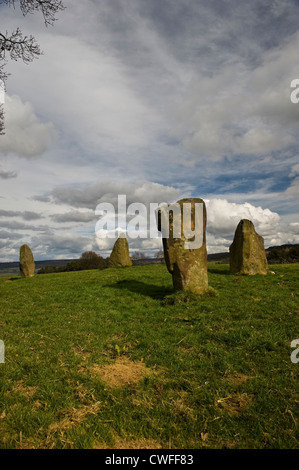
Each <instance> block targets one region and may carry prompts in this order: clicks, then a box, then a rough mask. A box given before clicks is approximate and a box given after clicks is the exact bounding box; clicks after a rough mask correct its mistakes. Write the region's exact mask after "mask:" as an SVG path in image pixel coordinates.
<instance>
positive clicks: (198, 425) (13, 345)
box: [0, 264, 299, 449]
mask: <svg viewBox="0 0 299 470" xmlns="http://www.w3.org/2000/svg"><path fill="white" fill-rule="evenodd" d="M274 271H275V274H272V275H269V276H248V277H243V278H242V279H241V281H242V282H241V281H240V278H236V277H235V276H231V275H229V270H228V266H224V265H216V264H214V265H209V284H210V286H211V287H213V288H214V289H215V290H216V291H217V292H218V296H214V297H204V298H202V299H191V300H189V301H186V299H185V301H184V299H183V298H182V297H180V296H177V297H175V296H174V295H173V290H172V281H171V276H170V275H169V273H168V271H167V269H166V267H165V266H163V265H155V266H139V267H131V268H123V269H105V270H102V271H100V270H92V271H80V272H67V273H55V274H48V275H46V276H35V277H33V278H27V279H22V278H19V277H18V278H12V279H0V304H1V309H0V338H1V340H3V341H4V344H5V364H0V374H1V387H0V418H1V419H0V436H1V438H0V448H1V449H5V448H8V449H41V448H43V449H44V448H46V449H62V448H70V449H87V448H96V449H107V448H108V449H119V448H121V449H141V448H148V449H161V448H162V449H201V448H210V449H215V448H221V449H228V448H237V449H245V448H246V449H251V448H255V449H274V448H275V449H278V448H282V449H290V448H298V428H297V416H296V408H298V395H297V392H296V390H297V385H298V378H299V376H298V373H299V367H298V364H296V363H293V362H292V361H291V354H292V352H294V349H292V347H291V341H292V340H294V339H295V338H297V337H298V329H297V325H298V291H299V289H298V277H299V265H295V264H293V265H277V266H275V269H274ZM236 281H238V282H236ZM294 347H295V346H294Z"/></svg>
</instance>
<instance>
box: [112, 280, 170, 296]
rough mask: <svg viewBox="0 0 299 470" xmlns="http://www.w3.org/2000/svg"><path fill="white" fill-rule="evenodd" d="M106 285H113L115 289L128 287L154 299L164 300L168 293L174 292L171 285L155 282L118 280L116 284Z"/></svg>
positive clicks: (127, 288)
mask: <svg viewBox="0 0 299 470" xmlns="http://www.w3.org/2000/svg"><path fill="white" fill-rule="evenodd" d="M105 287H112V288H113V289H126V290H129V291H131V292H134V293H137V294H141V295H145V296H148V297H151V298H152V299H158V300H163V299H164V298H165V297H166V296H167V295H169V294H173V289H172V288H170V287H163V286H157V285H154V284H146V283H145V282H141V281H133V280H130V281H127V280H123V281H118V282H116V283H115V284H110V285H107V286H105Z"/></svg>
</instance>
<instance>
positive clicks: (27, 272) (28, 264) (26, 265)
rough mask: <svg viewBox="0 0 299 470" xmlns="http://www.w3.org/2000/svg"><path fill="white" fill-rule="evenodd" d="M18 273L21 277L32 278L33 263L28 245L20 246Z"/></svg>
mask: <svg viewBox="0 0 299 470" xmlns="http://www.w3.org/2000/svg"><path fill="white" fill-rule="evenodd" d="M20 271H21V275H22V276H23V277H32V276H34V271H35V262H34V259H33V254H32V251H31V250H30V248H29V246H28V245H22V246H21V248H20Z"/></svg>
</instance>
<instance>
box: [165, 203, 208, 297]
mask: <svg viewBox="0 0 299 470" xmlns="http://www.w3.org/2000/svg"><path fill="white" fill-rule="evenodd" d="M183 204H189V207H191V214H190V219H189V221H191V227H190V228H191V230H192V231H194V230H196V233H197V234H198V233H200V236H201V243H200V246H198V247H195V248H192V247H191V248H186V245H185V242H186V241H187V242H188V240H189V242H190V241H192V237H190V236H189V237H188V232H187V236H186V230H184V220H183V219H184V217H183ZM195 204H198V207H200V209H201V216H200V220H199V219H198V218H197V217H195V214H196V212H195ZM177 205H178V206H179V208H178V210H177V211H176V210H174V211H171V210H170V209H171V207H173V206H177ZM169 210H170V212H169V237H168V238H167V237H164V235H163V230H161V229H163V227H162V223H163V211H162V212H161V209H158V211H157V216H158V217H157V218H158V230H159V231H160V232H161V231H162V237H163V248H164V257H165V262H166V266H167V269H168V271H169V272H170V273H171V274H172V282H173V287H174V289H175V290H188V291H191V292H194V293H196V294H203V293H205V292H207V291H208V290H209V288H208V272H207V248H206V222H207V212H206V206H205V203H204V201H203V200H202V199H200V198H188V199H181V200H179V201H178V202H177V203H176V204H174V205H172V204H170V205H168V206H166V212H165V213H166V216H167V217H168V211H169ZM176 221H177V222H176ZM164 222H165V214H164ZM175 223H178V224H179V225H180V234H181V235H180V237H178V236H177V233H175V230H174V224H175ZM177 226H178V225H176V227H177ZM189 226H190V223H189ZM189 235H190V233H189ZM193 240H195V238H193ZM190 246H191V245H190Z"/></svg>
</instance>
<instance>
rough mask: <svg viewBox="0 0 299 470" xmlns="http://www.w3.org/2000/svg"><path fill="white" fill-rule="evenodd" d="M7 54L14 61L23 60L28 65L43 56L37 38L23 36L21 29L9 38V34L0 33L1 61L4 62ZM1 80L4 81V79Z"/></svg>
mask: <svg viewBox="0 0 299 470" xmlns="http://www.w3.org/2000/svg"><path fill="white" fill-rule="evenodd" d="M7 53H8V54H9V55H10V58H11V59H12V60H18V59H22V60H23V62H25V63H26V64H28V63H29V62H32V61H33V59H35V58H37V57H38V56H39V55H41V54H42V52H41V50H40V47H39V45H38V44H37V42H36V40H35V38H34V37H33V36H29V37H28V36H23V34H22V31H21V30H20V29H19V28H17V29H16V31H14V32H13V33H12V34H11V36H8V33H7V32H6V34H2V33H0V60H2V61H4V60H5V59H6V54H7ZM0 77H1V75H0ZM1 79H2V80H3V77H1Z"/></svg>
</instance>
